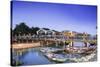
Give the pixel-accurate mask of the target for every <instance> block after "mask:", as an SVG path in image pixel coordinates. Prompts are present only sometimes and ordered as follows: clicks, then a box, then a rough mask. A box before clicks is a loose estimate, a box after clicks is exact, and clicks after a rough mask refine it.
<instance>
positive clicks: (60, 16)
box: [12, 1, 97, 35]
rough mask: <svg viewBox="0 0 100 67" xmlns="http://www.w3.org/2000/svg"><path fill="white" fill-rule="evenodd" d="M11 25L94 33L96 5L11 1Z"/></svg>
mask: <svg viewBox="0 0 100 67" xmlns="http://www.w3.org/2000/svg"><path fill="white" fill-rule="evenodd" d="M12 6H13V9H12V11H13V13H12V25H13V28H15V26H16V24H19V23H21V22H25V23H26V24H27V25H28V26H29V27H32V26H33V27H40V28H44V27H45V28H50V29H54V30H58V31H63V30H71V31H77V32H87V33H89V34H93V35H94V34H96V24H97V7H96V6H89V5H74V4H57V3H55V4H54V3H52V4H51V3H43V2H42V3H41V2H24V1H13V4H12Z"/></svg>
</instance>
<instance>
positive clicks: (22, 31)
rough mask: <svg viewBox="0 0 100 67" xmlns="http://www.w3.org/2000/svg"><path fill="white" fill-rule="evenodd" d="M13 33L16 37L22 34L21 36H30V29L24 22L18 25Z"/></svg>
mask: <svg viewBox="0 0 100 67" xmlns="http://www.w3.org/2000/svg"><path fill="white" fill-rule="evenodd" d="M13 33H14V34H15V35H18V34H21V35H23V34H28V33H30V28H29V27H28V26H27V25H26V24H25V23H24V22H22V23H20V24H19V25H16V27H15V29H14V31H13Z"/></svg>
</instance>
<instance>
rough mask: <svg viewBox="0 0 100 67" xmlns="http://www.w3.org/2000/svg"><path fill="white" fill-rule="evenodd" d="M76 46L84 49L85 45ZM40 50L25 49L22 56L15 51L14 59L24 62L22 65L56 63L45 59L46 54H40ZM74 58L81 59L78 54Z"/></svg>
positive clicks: (77, 44)
mask: <svg viewBox="0 0 100 67" xmlns="http://www.w3.org/2000/svg"><path fill="white" fill-rule="evenodd" d="M75 46H79V47H82V46H83V44H82V43H77V42H76V45H75ZM75 46H74V47H75ZM40 48H41V47H38V48H29V49H25V51H23V52H21V54H17V51H18V50H13V53H12V58H13V60H15V61H20V62H22V64H21V65H42V64H54V63H56V62H54V61H51V60H49V59H48V58H47V57H45V56H44V54H43V53H42V52H40ZM20 51H21V50H20ZM68 56H69V55H68ZM74 56H78V57H79V55H77V54H76V55H74ZM13 60H12V61H13ZM70 62H72V61H66V62H65V63H70Z"/></svg>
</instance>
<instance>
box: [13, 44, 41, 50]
mask: <svg viewBox="0 0 100 67" xmlns="http://www.w3.org/2000/svg"><path fill="white" fill-rule="evenodd" d="M39 46H40V43H39V42H37V43H19V44H12V45H11V47H12V49H25V48H33V47H39Z"/></svg>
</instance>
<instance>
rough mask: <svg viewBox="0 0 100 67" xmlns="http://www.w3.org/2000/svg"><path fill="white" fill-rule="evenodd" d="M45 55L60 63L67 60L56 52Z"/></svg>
mask: <svg viewBox="0 0 100 67" xmlns="http://www.w3.org/2000/svg"><path fill="white" fill-rule="evenodd" d="M45 56H46V57H47V58H48V59H50V60H52V61H55V62H58V63H63V62H65V61H66V60H67V59H66V58H64V57H62V56H60V55H59V54H54V53H46V54H45Z"/></svg>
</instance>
